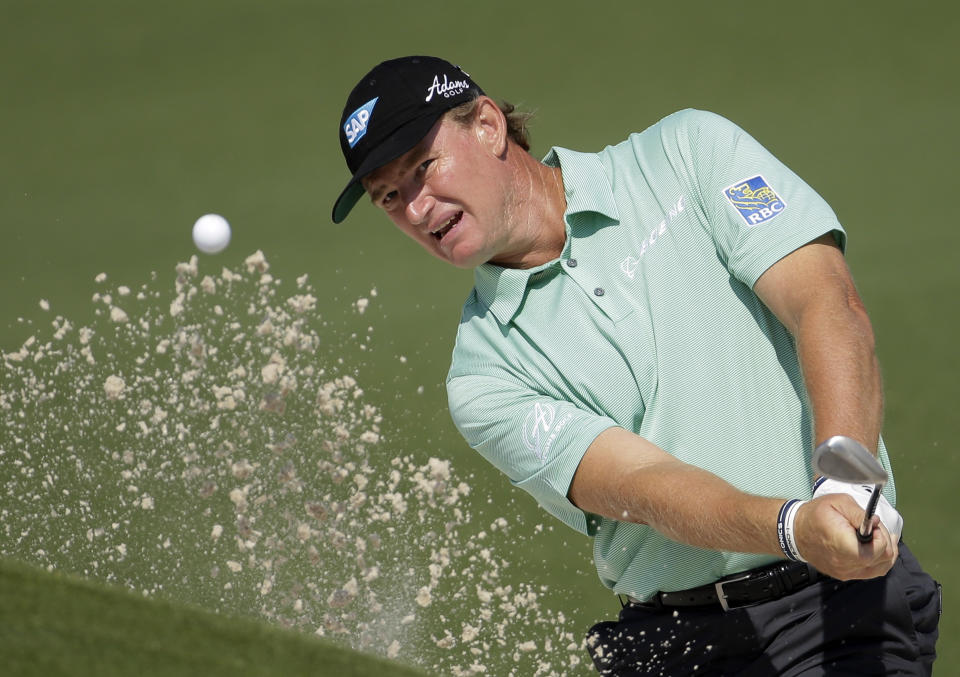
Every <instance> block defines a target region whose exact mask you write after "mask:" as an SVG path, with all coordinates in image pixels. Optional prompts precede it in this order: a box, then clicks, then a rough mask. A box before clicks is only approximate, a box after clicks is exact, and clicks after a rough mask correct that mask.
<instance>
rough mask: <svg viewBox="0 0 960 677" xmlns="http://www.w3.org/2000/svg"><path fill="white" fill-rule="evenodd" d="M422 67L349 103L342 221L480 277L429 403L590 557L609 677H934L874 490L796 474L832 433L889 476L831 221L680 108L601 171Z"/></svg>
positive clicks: (761, 153)
mask: <svg viewBox="0 0 960 677" xmlns="http://www.w3.org/2000/svg"><path fill="white" fill-rule="evenodd" d="M525 122H526V120H525V118H524V116H522V115H518V114H517V113H516V112H515V111H514V110H513V109H512V108H511V107H509V106H507V105H503V107H501V106H500V105H498V104H497V103H495V102H494V101H493V100H492V99H490V98H489V97H487V96H486V95H485V94H484V92H483V91H482V90H481V89H480V87H478V86H477V84H476V83H475V82H474V81H473V80H472V79H471V78H470V76H469V75H468V74H467V73H465V72H464V71H462V70H460V69H459V68H457V67H455V66H453V65H451V64H449V63H448V62H446V61H444V60H441V59H437V58H432V57H405V58H401V59H395V60H391V61H387V62H384V63H381V64H380V65H378V66H376V67H375V68H374V69H373V70H371V71H370V72H369V73H368V74H367V75H365V76H364V77H363V79H362V80H361V81H360V82H359V84H357V86H356V87H355V88H354V90H353V91H352V92H351V94H350V96H349V98H348V100H347V104H346V107H345V108H344V112H343V117H342V119H341V123H340V143H341V147H342V149H343V153H344V156H345V158H346V161H347V165H348V167H349V169H350V172H351V174H352V177H351V179H350V181H349V183H348V184H347V187H346V188H345V189H344V191H343V193H342V194H341V195H340V197H339V199H338V200H337V202H336V205H335V206H334V209H333V220H334V221H335V222H340V221H342V220H343V219H344V218H345V217H346V215H347V213H348V212H349V211H350V209H351V208H352V207H353V205H354V204H355V203H356V202H357V200H358V199H359V198H360V197H361V196H362V195H363V194H364V193H366V194H368V195H369V197H370V199H371V200H372V201H373V204H374V205H376V206H377V207H379V208H381V209H383V210H384V211H385V212H386V214H387V216H388V217H389V218H390V220H392V221H393V223H394V224H396V226H397V227H398V228H400V229H401V230H402V231H403V232H404V233H406V234H407V235H409V236H410V237H411V238H413V239H414V240H416V241H417V242H418V243H419V244H420V245H421V246H422V247H423V248H424V249H426V250H427V251H428V252H429V253H430V254H432V255H433V256H436V257H438V258H440V259H442V260H444V261H447V262H449V263H451V264H453V265H455V266H458V267H462V268H471V269H473V270H474V275H475V286H474V289H473V291H472V293H471V294H470V296H469V298H468V299H467V301H466V304H465V305H464V308H463V314H462V317H461V320H460V327H459V331H458V333H457V338H456V345H455V348H454V351H453V362H452V365H451V368H450V372H449V376H448V380H447V389H448V396H449V406H450V411H451V413H452V415H453V418H454V421H455V423H456V425H457V427H458V428H459V430H460V431H461V433H462V434H463V436H464V437H465V438H466V440H467V442H468V443H469V444H470V446H472V447H473V448H474V449H476V450H477V451H479V452H480V453H481V454H483V456H484V457H485V458H487V460H489V461H490V462H491V463H493V464H494V465H495V466H496V467H497V468H499V469H500V470H501V471H502V472H503V473H504V474H506V475H507V477H509V479H510V481H511V482H512V483H513V484H515V485H516V486H519V487H521V488H522V489H524V490H525V491H527V492H529V493H530V494H531V495H532V496H533V497H534V498H535V499H536V500H537V501H538V502H539V503H540V505H541V506H542V507H543V508H544V509H545V510H547V511H548V512H550V513H551V514H553V515H554V516H555V517H557V518H558V519H560V520H561V521H563V522H564V523H566V524H567V525H569V526H570V527H572V528H574V529H576V530H577V531H580V532H582V533H584V534H586V535H588V536H590V537H591V538H592V539H593V542H594V560H595V563H596V567H597V573H598V574H599V577H600V580H601V581H602V582H603V584H604V585H606V586H607V587H609V588H610V589H612V590H613V591H614V592H615V593H617V594H618V595H619V596H620V600H621V609H620V610H619V618H618V619H617V620H615V621H613V620H611V621H606V622H601V623H598V624H597V625H596V626H594V627H593V628H592V629H591V630H590V632H589V633H588V636H587V646H588V648H589V650H590V652H591V655H592V657H593V661H594V664H595V665H596V667H597V669H598V670H599V671H600V673H601V674H605V675H646V674H655V675H688V674H711V675H713V674H717V675H720V674H722V675H757V676H759V675H763V676H766V675H866V674H898V675H928V674H930V671H931V669H932V664H933V660H934V657H935V643H936V639H937V633H938V631H937V625H938V620H939V612H940V594H939V586H938V584H937V583H936V582H935V581H933V580H932V579H931V578H930V577H929V576H928V575H927V574H926V573H924V572H923V570H922V569H921V568H920V566H919V565H918V563H917V561H916V560H915V558H914V557H913V556H912V555H911V553H910V551H909V550H908V549H907V547H906V546H905V545H904V544H903V542H902V541H901V540H900V532H901V529H902V525H903V522H902V519H901V517H900V515H899V514H898V513H897V511H896V509H895V508H894V506H895V501H896V495H895V484H894V482H893V478H892V474H891V480H890V481H889V482H888V483H887V484H886V486H885V488H884V498H883V499H882V500H881V505H880V507H879V508H878V515H879V517H875V518H874V529H873V534H872V540H870V541H869V542H868V543H866V544H861V543H860V541H859V540H858V538H857V534H856V530H857V528H858V527H859V526H860V523H861V521H862V519H863V517H864V509H863V506H864V505H865V504H866V499H867V496H868V495H869V490H870V488H869V487H861V486H858V485H849V484H843V483H840V482H837V481H835V480H826V481H823V479H822V478H820V482H819V484H818V485H817V486H816V488H815V487H814V483H815V481H817V480H818V478H816V477H814V475H813V472H812V470H811V454H812V450H813V448H814V447H815V446H816V444H817V443H818V442H819V441H823V440H825V439H827V438H829V437H831V436H833V435H846V436H849V437H852V438H853V439H855V440H857V441H859V442H860V443H861V444H863V445H864V446H865V447H867V448H868V449H870V450H871V451H873V452H875V453H876V454H877V456H878V458H879V460H880V462H881V463H882V465H883V466H884V468H885V469H886V470H887V471H888V472H889V471H890V461H889V458H888V455H887V451H886V448H885V447H884V444H883V441H882V439H881V438H880V428H881V418H882V390H881V382H880V375H879V369H878V365H877V358H876V356H875V353H874V345H873V333H872V329H871V325H870V321H869V319H868V317H867V314H866V312H865V310H864V307H863V304H862V302H861V300H860V298H859V296H858V295H857V291H856V289H855V287H854V283H853V280H852V278H851V275H850V272H849V270H848V268H847V265H846V263H845V260H844V256H843V252H844V249H845V247H846V242H847V236H846V233H845V231H844V230H843V228H842V227H841V225H840V223H839V222H838V220H837V218H836V216H835V215H834V213H833V212H832V210H831V209H830V207H829V206H828V205H827V204H826V203H825V202H824V201H823V199H822V198H820V197H819V196H818V195H817V194H816V193H815V192H814V191H813V190H812V189H811V188H810V187H809V186H808V185H806V184H805V183H804V182H803V181H802V180H801V179H800V178H799V177H798V176H796V175H795V174H794V173H793V172H791V171H790V170H789V169H788V168H787V167H785V166H784V165H783V164H782V163H780V162H779V161H778V160H777V159H776V158H774V157H773V156H772V155H771V154H770V153H769V152H768V151H766V150H765V149H764V148H763V147H762V146H761V145H760V144H758V143H757V142H756V141H755V140H754V139H753V138H751V137H750V136H749V135H748V134H747V133H746V132H745V131H743V130H742V129H740V128H739V127H737V126H736V125H734V124H733V123H731V122H729V121H727V120H725V119H724V118H722V117H719V116H717V115H714V114H711V113H707V112H703V111H697V110H685V111H681V112H678V113H675V114H673V115H669V116H667V117H666V118H664V119H663V120H661V121H660V122H658V123H656V124H654V125H653V126H651V127H649V128H648V129H646V130H645V131H642V132H639V133H636V134H632V135H630V136H629V137H628V138H627V139H626V140H624V141H623V142H622V143H619V144H617V145H613V146H610V147H607V148H605V149H604V150H602V151H600V152H599V153H583V152H576V151H572V150H567V149H565V148H559V147H555V148H553V149H551V150H550V152H549V153H548V154H547V156H546V157H545V158H544V159H543V161H538V160H536V159H535V158H533V157H532V156H531V155H530V154H529V153H528V149H529V143H528V141H527V138H526V131H525Z"/></svg>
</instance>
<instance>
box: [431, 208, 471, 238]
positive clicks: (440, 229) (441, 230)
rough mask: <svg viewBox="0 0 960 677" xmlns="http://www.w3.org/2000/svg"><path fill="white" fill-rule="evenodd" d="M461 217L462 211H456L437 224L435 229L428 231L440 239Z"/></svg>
mask: <svg viewBox="0 0 960 677" xmlns="http://www.w3.org/2000/svg"><path fill="white" fill-rule="evenodd" d="M462 218H463V212H457V213H456V214H454V215H453V216H451V217H450V218H449V219H447V220H446V221H444V222H443V223H441V224H440V225H439V226H437V228H436V230H432V231H430V234H431V235H433V236H434V237H435V238H436V239H438V240H442V239H443V236H444V235H446V234H447V233H449V232H450V229H451V228H453V227H454V226H455V225H457V224H458V223H460V219H462Z"/></svg>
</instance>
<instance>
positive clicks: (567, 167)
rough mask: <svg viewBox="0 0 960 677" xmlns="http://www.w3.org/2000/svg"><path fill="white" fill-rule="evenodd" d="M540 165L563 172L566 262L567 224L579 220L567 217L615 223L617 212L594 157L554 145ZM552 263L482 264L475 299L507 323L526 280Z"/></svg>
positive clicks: (565, 250) (566, 253) (477, 272)
mask: <svg viewBox="0 0 960 677" xmlns="http://www.w3.org/2000/svg"><path fill="white" fill-rule="evenodd" d="M543 163H544V164H545V165H548V166H550V167H560V168H562V169H563V189H564V193H565V194H566V198H567V209H566V211H565V212H564V215H563V217H564V226H565V228H566V231H567V242H566V244H565V245H564V248H563V253H562V254H561V256H560V258H561V259H566V258H569V257H570V248H571V239H572V238H571V237H570V235H571V225H570V224H571V221H577V222H579V221H580V220H579V219H571V218H570V217H571V216H573V215H575V214H582V213H584V212H592V213H595V214H599V215H601V216H603V217H605V218H604V219H602V221H613V222H615V223H619V222H620V212H619V211H617V205H616V201H615V200H614V198H613V190H612V188H611V187H610V180H609V178H608V177H607V173H606V171H605V169H604V166H603V163H602V162H601V161H600V158H599V157H597V155H596V154H594V153H579V152H577V151H572V150H567V149H566V148H560V147H558V146H554V147H553V148H551V149H550V152H549V153H547V155H546V157H544V159H543ZM555 263H556V262H555V261H550V262H548V263H545V264H543V265H542V266H538V267H536V268H526V269H523V270H519V269H516V268H504V267H502V266H497V265H494V264H491V263H484V264H482V265H480V266H478V267H477V268H476V269H475V270H474V272H473V283H474V287H475V288H476V290H477V296H478V298H479V299H480V302H481V303H483V305H485V306H487V307H488V308H489V309H490V312H492V313H493V314H494V316H495V317H496V318H497V320H498V321H499V322H500V324H507V323H509V322H510V321H511V320H512V319H513V317H514V316H515V315H516V314H517V311H518V310H519V309H520V304H521V303H523V298H524V296H525V294H526V291H527V284H528V282H529V281H530V277H531V276H532V275H535V274H536V273H539V272H541V271H544V270H545V269H547V268H550V267H552V266H553V265H554V264H555Z"/></svg>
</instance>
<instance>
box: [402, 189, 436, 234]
mask: <svg viewBox="0 0 960 677" xmlns="http://www.w3.org/2000/svg"><path fill="white" fill-rule="evenodd" d="M434 203H435V200H434V199H433V198H432V197H431V196H430V195H427V194H426V192H425V191H423V190H419V191H417V193H416V194H415V195H413V197H412V199H411V200H410V201H409V202H407V219H408V220H409V221H410V223H412V224H413V225H415V226H419V225H420V224H422V223H424V222H425V221H426V220H427V218H428V216H429V214H430V210H431V209H432V208H433V205H434Z"/></svg>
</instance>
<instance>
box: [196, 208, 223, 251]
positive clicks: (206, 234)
mask: <svg viewBox="0 0 960 677" xmlns="http://www.w3.org/2000/svg"><path fill="white" fill-rule="evenodd" d="M193 243H194V244H195V245H197V249H199V250H200V251H202V252H204V253H206V254H216V253H218V252H222V251H223V250H224V249H226V248H227V245H228V244H230V224H229V223H227V220H226V219H225V218H223V217H222V216H220V215H219V214H204V215H203V216H201V217H200V218H199V219H197V222H196V223H195V224H193Z"/></svg>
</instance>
